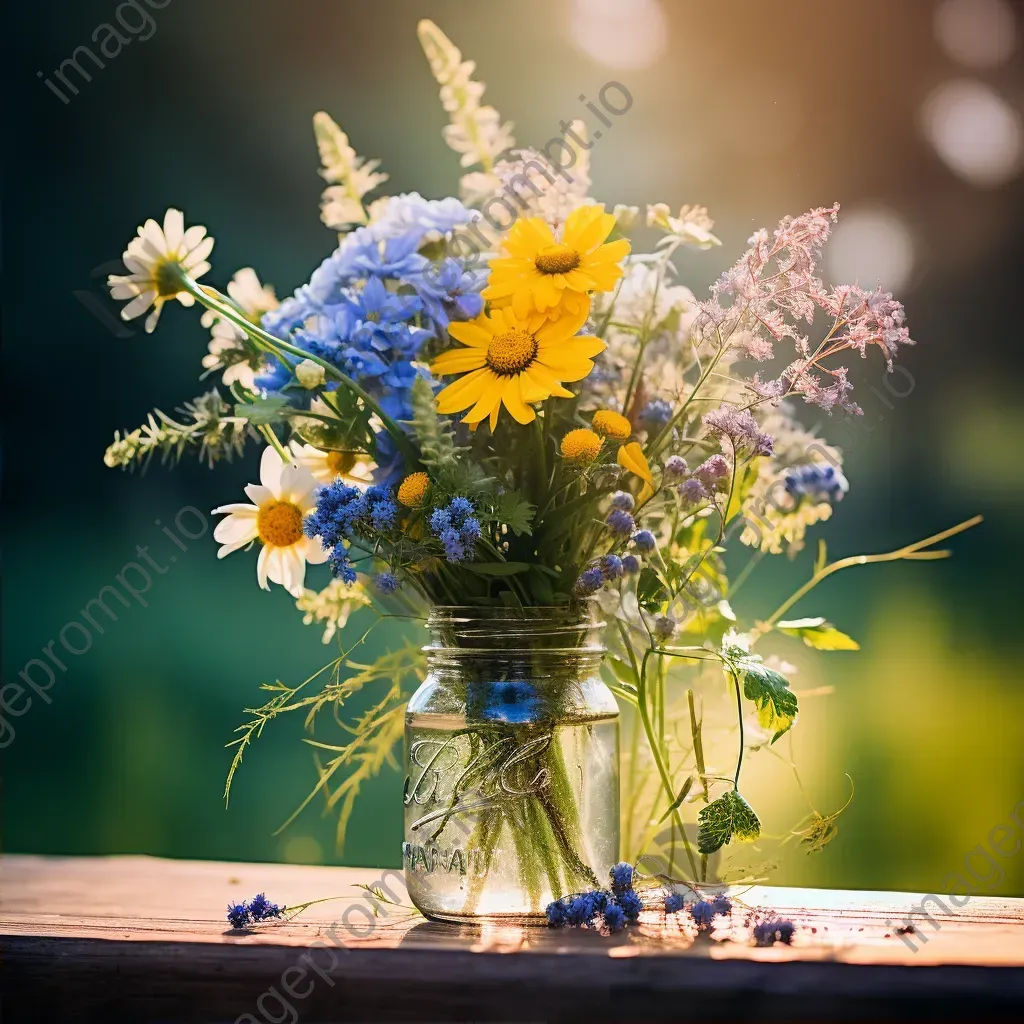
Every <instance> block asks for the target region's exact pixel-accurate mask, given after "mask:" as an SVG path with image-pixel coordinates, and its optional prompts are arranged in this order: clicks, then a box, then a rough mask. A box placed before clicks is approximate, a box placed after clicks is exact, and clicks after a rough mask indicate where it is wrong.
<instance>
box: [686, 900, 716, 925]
mask: <svg viewBox="0 0 1024 1024" xmlns="http://www.w3.org/2000/svg"><path fill="white" fill-rule="evenodd" d="M690 917H692V918H693V920H694V921H695V922H696V925H697V927H698V928H700V929H705V928H710V927H711V922H712V921H714V919H715V908H714V907H713V906H712V905H711V904H710V903H706V902H705V901H704V900H699V901H698V902H697V903H691V904H690Z"/></svg>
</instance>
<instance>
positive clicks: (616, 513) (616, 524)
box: [605, 508, 636, 536]
mask: <svg viewBox="0 0 1024 1024" xmlns="http://www.w3.org/2000/svg"><path fill="white" fill-rule="evenodd" d="M605 522H606V523H607V524H608V528H609V529H610V530H611V531H612V533H618V534H621V535H622V536H625V535H627V534H630V533H632V532H633V531H634V530H635V529H636V523H635V522H634V521H633V517H632V516H631V515H630V514H629V513H628V512H627V511H626V510H625V509H621V508H613V509H612V510H611V512H609V513H608V518H607V519H606V520H605Z"/></svg>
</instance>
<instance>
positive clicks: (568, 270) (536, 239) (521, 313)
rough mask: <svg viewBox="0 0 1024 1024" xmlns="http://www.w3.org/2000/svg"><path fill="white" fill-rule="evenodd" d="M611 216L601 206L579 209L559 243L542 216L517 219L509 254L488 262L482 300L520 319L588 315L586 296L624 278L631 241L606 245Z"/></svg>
mask: <svg viewBox="0 0 1024 1024" xmlns="http://www.w3.org/2000/svg"><path fill="white" fill-rule="evenodd" d="M613 227H615V217H614V216H612V214H610V213H605V212H604V206H580V207H578V208H577V209H575V210H573V212H572V213H570V214H569V216H568V218H567V219H566V222H565V229H564V230H563V232H562V239H561V241H558V240H557V239H556V238H555V236H554V235H553V234H552V232H551V228H550V227H549V226H548V225H547V224H546V223H545V222H544V221H543V220H541V218H540V217H529V218H526V219H523V220H519V221H516V223H515V225H514V226H513V228H512V230H511V231H509V233H508V237H507V238H506V239H505V242H504V246H505V249H506V251H507V252H508V256H501V257H498V258H497V259H494V260H491V264H490V266H491V274H490V277H489V278H488V284H487V287H486V288H485V289H484V291H483V297H484V298H485V299H488V300H490V302H491V304H492V305H493V306H508V305H511V306H512V310H513V312H514V313H515V314H516V316H518V317H519V318H520V319H521V320H524V319H526V317H527V316H529V315H530V313H532V312H535V311H536V312H540V313H546V314H547V316H548V317H549V318H550V319H557V318H558V317H559V316H561V314H562V312H563V310H564V311H565V312H567V313H568V314H569V315H570V316H578V315H579V314H580V312H581V310H582V308H583V307H586V309H587V312H588V313H589V311H590V299H589V297H588V294H587V293H588V292H591V291H598V292H608V291H611V290H612V289H613V288H614V287H615V282H616V281H618V279H619V278H620V277H622V268H621V267H620V266H619V263H620V262H621V261H622V260H623V259H625V257H626V256H627V254H628V253H629V242H628V241H627V240H626V239H624V238H620V239H618V240H617V241H615V242H605V239H606V238H607V237H608V234H609V232H610V231H611V230H612V228H613Z"/></svg>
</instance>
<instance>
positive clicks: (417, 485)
mask: <svg viewBox="0 0 1024 1024" xmlns="http://www.w3.org/2000/svg"><path fill="white" fill-rule="evenodd" d="M429 487H430V477H429V476H427V474H426V473H423V472H419V473H410V474H409V475H408V476H407V477H406V478H405V479H404V480H403V481H402V482H401V484H399V485H398V500H399V501H400V502H401V503H402V504H403V505H404V506H405V507H406V508H418V507H419V506H420V505H422V504H423V499H424V498H425V497H426V496H427V490H428V488H429Z"/></svg>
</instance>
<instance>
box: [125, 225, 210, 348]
mask: <svg viewBox="0 0 1024 1024" xmlns="http://www.w3.org/2000/svg"><path fill="white" fill-rule="evenodd" d="M212 251H213V239H212V238H210V237H209V236H208V235H207V234H206V228H204V227H200V226H198V225H196V226H194V227H190V228H189V229H188V230H187V231H186V230H185V217H184V215H183V214H182V212H181V210H168V211H167V213H166V214H164V226H163V227H162V228H161V227H160V225H159V224H157V222H156V221H155V220H152V219H150V220H147V221H146V223H145V224H143V225H142V227H140V228H139V233H138V234H137V235H136V236H135V237H134V238H133V239H132V240H131V241H130V242H129V243H128V248H127V249H125V251H124V254H123V255H122V257H121V259H122V260H123V262H124V265H125V266H126V267H127V268H128V270H129V273H128V274H127V275H121V274H111V275H110V277H108V278H107V287H108V288H109V289H110V294H111V295H112V296H113V297H114V298H115V299H131V302H129V303H128V305H127V306H125V307H124V309H122V310H121V319H122V320H133V319H134V318H135V317H137V316H142V314H143V313H145V312H146V310H147V309H149V307H150V306H152V307H153V312H152V313H150V315H149V316H148V317H147V319H146V333H147V334H151V333H152V332H153V330H154V329H155V328H156V322H157V320H159V319H160V310H161V309H162V308H163V304H164V303H165V302H167V301H168V299H177V300H178V301H179V302H180V303H181V304H182V305H183V306H191V305H192V304H193V303H194V302H195V298H194V297H193V296H192V295H191V294H189V293H188V292H187V291H184V290H183V289H182V287H181V276H180V271H182V270H183V271H185V272H186V273H187V274H188V275H189V277H191V278H193V279H198V278H200V277H202V276H203V274H205V273H206V272H207V271H208V270H209V269H210V264H209V263H207V262H206V258H207V257H208V256H209V255H210V253H211V252H212Z"/></svg>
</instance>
